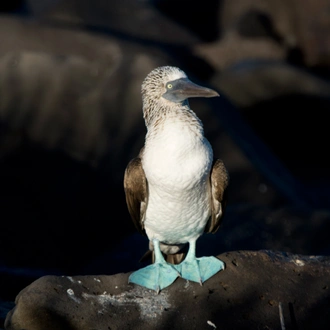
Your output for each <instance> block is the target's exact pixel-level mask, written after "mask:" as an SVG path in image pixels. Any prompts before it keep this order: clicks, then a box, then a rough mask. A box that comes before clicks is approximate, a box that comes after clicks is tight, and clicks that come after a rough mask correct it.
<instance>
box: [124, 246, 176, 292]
mask: <svg viewBox="0 0 330 330" xmlns="http://www.w3.org/2000/svg"><path fill="white" fill-rule="evenodd" d="M153 243H154V251H155V263H154V264H152V265H149V266H147V267H144V268H141V269H139V270H137V271H135V272H134V273H132V274H131V275H130V276H129V278H128V282H131V283H135V284H138V285H141V286H144V287H146V288H148V289H152V290H155V291H157V293H158V292H159V291H160V290H162V289H164V288H166V287H168V286H169V285H171V284H172V283H173V282H174V281H175V280H176V278H177V277H178V276H180V273H179V272H178V271H177V270H176V268H175V267H174V265H172V264H169V263H167V262H166V261H165V259H164V257H163V255H162V253H161V251H160V247H159V241H158V240H153Z"/></svg>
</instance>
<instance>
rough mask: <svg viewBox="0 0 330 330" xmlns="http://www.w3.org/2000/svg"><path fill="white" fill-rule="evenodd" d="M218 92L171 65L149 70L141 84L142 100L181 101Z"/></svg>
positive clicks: (213, 94) (216, 94)
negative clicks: (191, 79) (194, 81)
mask: <svg viewBox="0 0 330 330" xmlns="http://www.w3.org/2000/svg"><path fill="white" fill-rule="evenodd" d="M214 96H219V94H218V93H217V92H216V91H214V90H212V89H210V88H206V87H202V86H199V85H197V84H195V83H193V82H192V81H190V80H189V79H188V77H187V75H186V74H185V72H183V71H182V70H181V69H179V68H177V67H173V66H162V67H158V68H156V69H154V70H153V71H151V72H150V73H149V74H148V75H147V77H146V78H145V80H144V81H143V84H142V98H143V101H144V102H145V101H150V100H153V101H154V102H157V101H158V100H161V99H162V98H163V99H166V100H168V101H170V102H174V103H182V102H183V101H185V100H186V99H188V98H190V97H214Z"/></svg>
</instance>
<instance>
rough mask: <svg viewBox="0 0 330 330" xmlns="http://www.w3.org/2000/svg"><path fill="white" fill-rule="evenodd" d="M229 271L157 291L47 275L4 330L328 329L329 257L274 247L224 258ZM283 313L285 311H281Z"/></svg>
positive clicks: (99, 278)
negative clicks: (274, 249) (301, 253)
mask: <svg viewBox="0 0 330 330" xmlns="http://www.w3.org/2000/svg"><path fill="white" fill-rule="evenodd" d="M219 258H220V259H222V260H223V261H224V262H225V263H226V269H225V270H224V271H221V272H220V273H218V274H216V275H215V276H214V277H212V278H211V279H209V280H208V281H207V282H205V283H204V284H203V286H200V285H199V284H197V283H192V282H188V281H184V280H182V279H177V280H176V281H175V282H174V283H173V284H172V285H171V286H170V287H169V288H167V289H165V290H163V291H162V292H160V293H159V294H157V293H156V292H154V291H152V290H148V289H145V288H143V287H140V286H137V285H133V284H128V283H127V281H128V276H129V273H122V274H116V275H112V276H106V275H94V276H72V277H70V276H44V277H41V278H39V279H38V280H36V281H35V282H33V283H32V284H30V285H29V286H27V287H26V288H25V289H23V290H22V291H21V292H20V293H19V294H18V296H17V298H16V302H15V303H16V306H15V308H13V309H12V310H11V311H10V312H9V313H8V315H7V318H6V321H5V329H6V330H20V329H26V330H44V329H48V330H55V329H56V330H57V329H61V330H66V329H70V330H74V329H79V330H85V329H86V330H87V329H102V330H103V329H104V330H106V329H128V330H129V329H181V330H182V329H212V328H214V329H215V328H219V329H281V324H280V316H282V317H283V319H284V324H285V325H286V327H287V328H290V329H291V328H292V329H300V330H302V329H328V324H329V322H330V314H329V308H328V306H329V303H330V286H329V278H330V257H321V256H303V255H294V254H286V253H281V252H272V251H266V250H264V251H237V252H228V253H225V254H222V255H219ZM280 311H281V312H280Z"/></svg>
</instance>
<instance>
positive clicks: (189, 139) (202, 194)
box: [142, 131, 213, 244]
mask: <svg viewBox="0 0 330 330" xmlns="http://www.w3.org/2000/svg"><path fill="white" fill-rule="evenodd" d="M182 134H183V132H182V131H180V132H179V135H178V136H173V132H172V133H171V135H170V137H169V136H166V135H164V136H163V137H162V136H159V137H158V139H157V143H155V141H153V143H149V144H148V143H147V144H146V148H145V153H144V157H143V163H142V165H143V168H144V171H145V174H146V177H147V180H148V186H149V200H148V206H147V211H146V218H145V222H144V225H145V229H146V233H147V235H148V237H149V239H153V238H156V239H158V240H159V241H161V242H164V243H167V244H175V243H186V242H188V241H189V240H191V239H197V238H198V237H199V236H200V235H201V234H202V233H203V230H204V227H205V224H206V222H207V220H208V219H209V216H210V214H211V209H210V200H211V199H210V191H209V190H210V187H209V172H210V169H211V164H212V159H213V153H212V149H211V147H210V144H209V142H208V141H207V140H206V139H201V138H197V137H196V135H194V134H192V135H191V136H190V135H189V134H188V136H187V135H186V136H183V135H182ZM169 140H172V141H173V142H172V143H171V141H169Z"/></svg>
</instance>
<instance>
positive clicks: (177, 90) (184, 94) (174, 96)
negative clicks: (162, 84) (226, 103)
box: [163, 78, 219, 103]
mask: <svg viewBox="0 0 330 330" xmlns="http://www.w3.org/2000/svg"><path fill="white" fill-rule="evenodd" d="M215 96H219V94H218V93H217V92H216V91H214V90H213V89H210V88H206V87H202V86H199V85H197V84H194V83H193V82H192V81H190V80H189V79H188V78H181V79H177V80H173V81H170V82H168V83H167V84H166V92H165V93H164V94H163V97H164V98H165V99H167V100H169V101H172V102H176V103H178V102H182V101H184V100H186V99H188V98H190V97H215Z"/></svg>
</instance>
